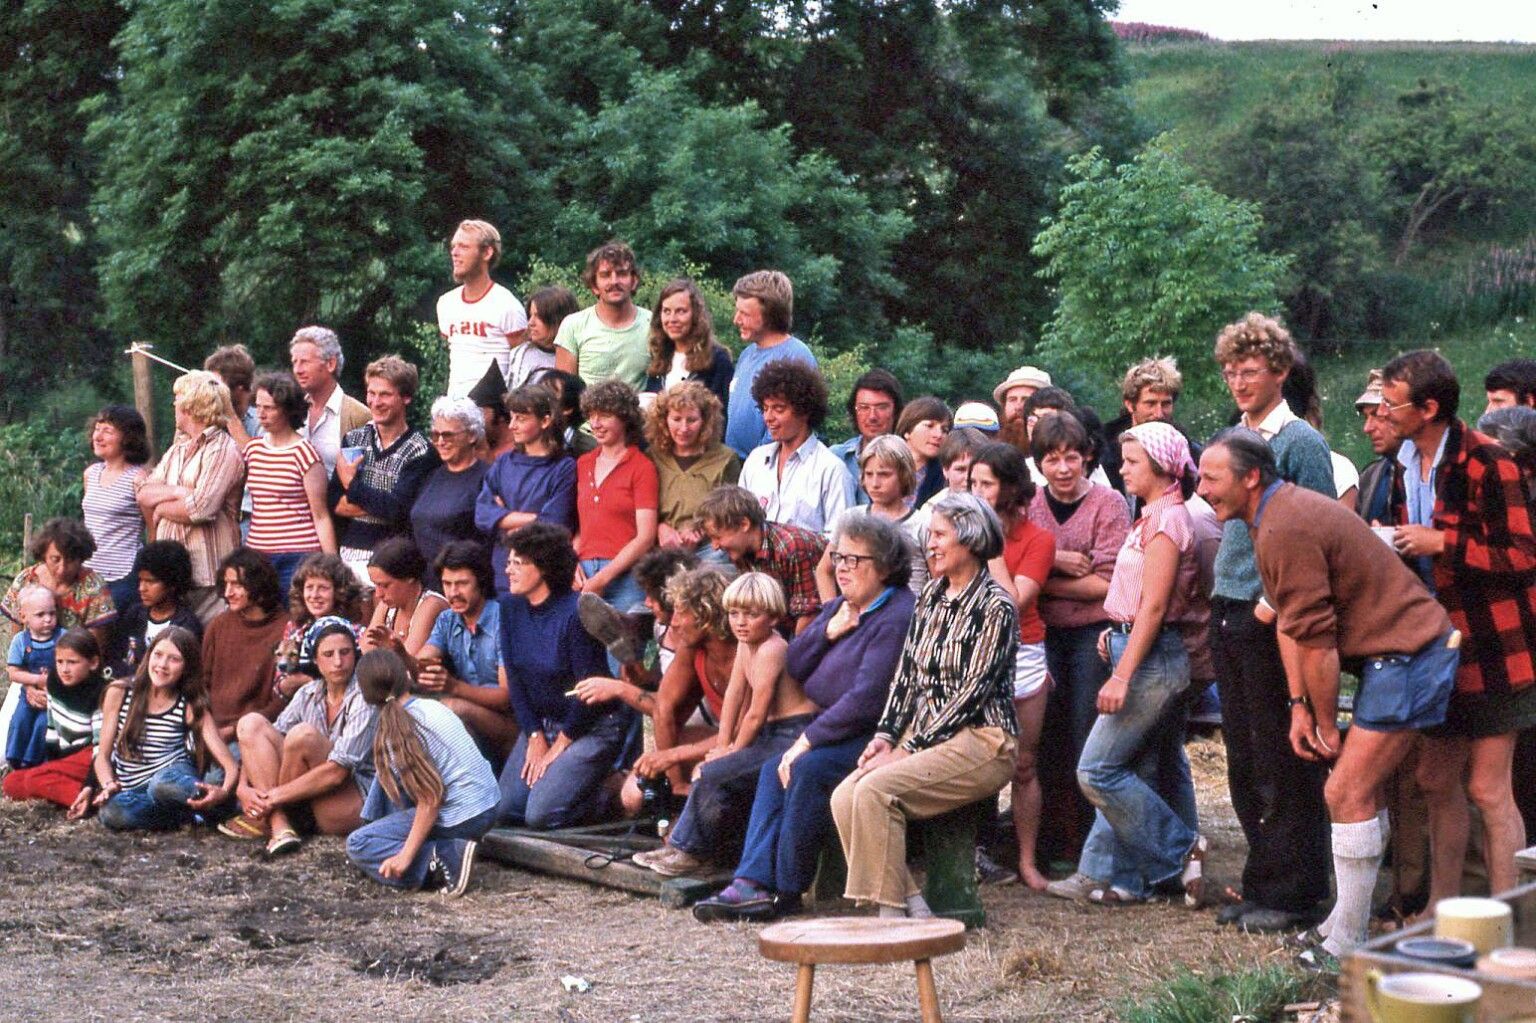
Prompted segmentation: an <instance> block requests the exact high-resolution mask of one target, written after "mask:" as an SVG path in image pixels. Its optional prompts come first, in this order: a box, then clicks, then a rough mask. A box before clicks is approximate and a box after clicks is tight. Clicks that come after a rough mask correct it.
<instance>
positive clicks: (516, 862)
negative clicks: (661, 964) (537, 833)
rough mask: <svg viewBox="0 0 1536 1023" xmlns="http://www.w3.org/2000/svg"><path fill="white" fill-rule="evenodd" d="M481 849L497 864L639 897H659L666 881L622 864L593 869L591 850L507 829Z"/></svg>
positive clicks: (496, 830) (495, 831)
mask: <svg viewBox="0 0 1536 1023" xmlns="http://www.w3.org/2000/svg"><path fill="white" fill-rule="evenodd" d="M481 845H482V847H483V848H484V849H485V851H486V854H487V855H489V856H490V857H491V859H493V860H496V861H497V862H498V863H504V864H507V865H508V866H513V867H521V868H523V869H525V870H535V871H538V872H540V873H543V874H553V875H555V876H556V877H569V878H574V879H575V880H577V881H586V882H587V883H589V884H597V885H602V886H604V887H606V888H618V889H620V890H621V891H626V892H636V893H638V894H640V895H654V896H659V895H660V894H661V884H662V882H663V881H664V880H666V879H665V878H663V877H662V876H661V875H660V874H657V873H655V872H654V871H650V870H646V869H645V868H644V867H637V866H635V865H634V864H633V863H626V862H623V861H619V862H615V863H610V864H608V865H607V866H605V867H593V866H591V865H590V863H591V860H592V853H591V852H590V851H589V850H586V849H578V848H576V847H574V846H569V845H562V844H561V843H559V842H551V841H549V840H547V839H543V838H535V837H533V836H532V835H527V834H516V833H514V832H512V831H511V830H510V829H507V828H494V829H492V830H491V832H490V833H489V834H488V835H486V836H485V839H484V841H483V842H482V843H481Z"/></svg>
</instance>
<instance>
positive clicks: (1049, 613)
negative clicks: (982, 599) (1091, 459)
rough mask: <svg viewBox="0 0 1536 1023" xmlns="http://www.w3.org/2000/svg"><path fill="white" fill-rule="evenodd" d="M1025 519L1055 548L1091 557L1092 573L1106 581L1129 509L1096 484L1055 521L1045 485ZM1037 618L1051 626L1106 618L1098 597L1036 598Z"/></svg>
mask: <svg viewBox="0 0 1536 1023" xmlns="http://www.w3.org/2000/svg"><path fill="white" fill-rule="evenodd" d="M1029 521H1031V522H1033V523H1034V524H1035V525H1037V526H1039V527H1040V528H1041V529H1044V530H1048V531H1049V532H1050V533H1051V535H1052V536H1054V537H1056V550H1057V551H1076V552H1078V553H1081V554H1086V555H1088V556H1089V557H1090V558H1092V559H1093V572H1094V574H1095V575H1098V576H1100V577H1102V578H1103V579H1104V580H1105V581H1106V582H1107V581H1109V579H1110V578H1111V577H1112V576H1113V575H1114V572H1115V556H1116V555H1118V554H1119V553H1120V547H1121V545H1122V544H1124V543H1125V534H1126V533H1127V532H1129V530H1130V528H1131V512H1130V509H1129V508H1127V507H1126V506H1125V498H1123V497H1121V496H1120V495H1119V494H1117V493H1116V492H1115V491H1114V490H1112V489H1110V488H1109V487H1106V486H1102V485H1100V484H1098V483H1095V484H1093V485H1092V486H1090V487H1089V489H1088V493H1087V495H1086V496H1084V497H1083V499H1082V501H1080V502H1079V503H1078V506H1077V510H1076V511H1074V512H1073V513H1072V516H1071V517H1070V518H1068V519H1067V521H1065V522H1062V523H1058V522H1057V521H1056V516H1054V515H1052V514H1051V509H1050V506H1049V505H1047V504H1046V498H1045V488H1044V487H1041V488H1040V489H1039V490H1037V491H1036V492H1035V499H1034V500H1033V501H1031V502H1030V503H1029ZM1040 617H1041V618H1043V619H1045V624H1046V625H1047V626H1048V627H1053V628H1071V627H1074V626H1078V625H1093V624H1095V623H1097V622H1107V621H1109V614H1108V612H1106V611H1105V610H1104V602H1103V601H1102V600H1094V601H1084V600H1067V599H1065V598H1063V597H1046V596H1042V597H1041V598H1040Z"/></svg>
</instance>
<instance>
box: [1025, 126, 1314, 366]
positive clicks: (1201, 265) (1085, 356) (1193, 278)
mask: <svg viewBox="0 0 1536 1023" xmlns="http://www.w3.org/2000/svg"><path fill="white" fill-rule="evenodd" d="M1161 141H1162V140H1158V141H1155V142H1154V143H1153V144H1152V145H1151V146H1149V147H1148V148H1147V149H1146V150H1145V151H1144V152H1143V153H1142V154H1141V155H1140V156H1138V157H1137V158H1136V159H1135V160H1134V161H1132V162H1131V163H1128V164H1123V165H1121V166H1120V167H1118V168H1113V169H1112V168H1111V167H1110V165H1109V162H1108V161H1107V160H1105V159H1104V158H1103V157H1102V156H1101V155H1099V153H1098V151H1097V150H1095V151H1093V152H1090V153H1088V154H1086V155H1083V156H1080V157H1077V158H1075V159H1073V160H1072V161H1071V163H1070V165H1069V166H1070V170H1071V172H1072V174H1073V177H1074V178H1075V180H1074V181H1073V182H1072V183H1071V184H1069V185H1068V186H1067V187H1066V188H1064V189H1063V190H1062V193H1061V205H1060V207H1059V209H1058V211H1057V213H1056V215H1055V216H1054V217H1052V218H1051V219H1050V220H1049V221H1048V223H1047V226H1046V228H1045V229H1044V230H1043V231H1041V232H1040V235H1039V236H1038V237H1037V238H1036V240H1035V254H1036V255H1037V256H1039V257H1041V258H1042V259H1044V260H1046V268H1045V270H1044V271H1043V273H1044V274H1045V275H1046V276H1047V277H1049V278H1051V279H1052V280H1053V281H1054V282H1055V284H1056V294H1057V305H1056V312H1055V315H1054V316H1053V317H1052V318H1051V321H1050V322H1049V323H1048V324H1047V325H1046V328H1045V332H1044V334H1043V336H1042V339H1041V343H1040V347H1039V354H1040V356H1041V358H1042V359H1045V360H1047V361H1052V360H1054V361H1055V362H1056V363H1058V364H1068V363H1070V364H1072V365H1074V366H1076V367H1078V368H1079V369H1081V370H1083V371H1086V372H1088V373H1090V374H1093V375H1096V376H1098V377H1101V378H1106V379H1109V380H1114V379H1117V378H1118V377H1119V375H1120V374H1121V373H1123V372H1124V370H1125V367H1126V365H1127V364H1129V363H1130V362H1131V361H1133V360H1135V359H1137V358H1140V357H1142V356H1145V355H1151V354H1154V353H1157V354H1163V355H1172V356H1175V357H1177V358H1179V359H1180V360H1181V361H1182V362H1183V363H1184V364H1185V365H1186V366H1200V365H1204V364H1207V363H1209V360H1210V352H1211V344H1212V341H1213V339H1214V338H1215V336H1216V333H1217V331H1218V330H1219V329H1220V328H1221V327H1222V325H1224V324H1226V323H1228V322H1230V321H1232V320H1233V319H1236V318H1237V317H1239V316H1241V315H1243V314H1244V313H1246V312H1248V311H1250V310H1259V311H1262V312H1273V311H1274V310H1275V309H1276V306H1277V302H1276V294H1277V292H1276V289H1277V285H1278V282H1279V281H1280V279H1281V276H1282V275H1283V274H1284V272H1285V269H1286V265H1287V260H1286V259H1284V258H1282V257H1277V256H1272V255H1268V254H1266V253H1264V252H1263V251H1261V249H1260V248H1259V244H1258V233H1259V228H1260V220H1259V216H1258V213H1257V212H1256V211H1255V210H1254V208H1253V207H1252V206H1251V205H1249V204H1247V203H1242V202H1238V201H1236V200H1233V199H1229V198H1228V197H1226V196H1224V195H1222V194H1221V193H1219V192H1217V191H1215V190H1214V189H1212V188H1210V187H1209V186H1208V185H1205V184H1203V183H1201V182H1200V181H1199V180H1198V179H1197V178H1196V177H1195V176H1194V174H1193V173H1192V172H1191V171H1190V170H1189V169H1188V168H1187V167H1186V166H1185V165H1184V164H1182V163H1180V162H1179V160H1178V159H1177V158H1175V157H1174V156H1173V155H1171V154H1170V153H1169V152H1168V151H1167V150H1166V148H1164V147H1163V145H1162V144H1161ZM1186 379H1187V381H1188V386H1189V389H1190V390H1191V391H1192V392H1194V393H1196V394H1198V393H1199V392H1200V391H1201V390H1206V391H1213V390H1214V389H1216V387H1217V386H1218V384H1217V381H1216V378H1215V374H1214V373H1191V374H1189V376H1188V377H1187V378H1186Z"/></svg>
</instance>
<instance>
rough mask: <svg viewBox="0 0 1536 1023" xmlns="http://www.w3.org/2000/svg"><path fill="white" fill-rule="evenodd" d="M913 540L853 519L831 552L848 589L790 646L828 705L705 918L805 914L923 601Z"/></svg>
mask: <svg viewBox="0 0 1536 1023" xmlns="http://www.w3.org/2000/svg"><path fill="white" fill-rule="evenodd" d="M907 543H908V541H907V540H906V538H905V537H904V536H903V535H902V533H901V530H900V528H899V527H897V526H894V525H892V524H891V523H890V522H887V521H886V520H884V519H879V518H875V517H874V516H863V517H860V518H856V519H850V520H848V521H846V522H844V524H843V526H842V528H841V531H840V533H839V535H838V540H837V550H836V551H834V552H833V553H832V563H833V565H834V566H836V570H837V587H838V590H839V592H840V596H838V597H835V598H833V599H832V600H831V601H829V602H828V603H827V604H826V605H824V606H823V607H822V609H821V614H820V615H819V616H818V617H817V618H816V620H815V621H814V622H812V623H811V625H810V627H809V628H807V629H806V630H805V631H803V632H801V633H800V634H799V635H798V636H796V637H795V639H794V641H793V642H792V643H790V645H789V656H788V661H787V664H786V667H787V668H788V671H789V673H790V675H792V676H794V677H795V678H797V679H800V680H801V682H802V683H803V685H804V688H805V695H806V696H808V697H810V698H811V699H812V700H814V701H815V702H816V705H817V706H818V707H820V708H822V709H821V711H820V713H819V714H817V716H816V720H815V721H813V722H811V724H810V726H809V727H807V728H806V730H805V732H804V733H803V734H802V735H801V736H800V738H799V739H797V740H795V744H794V745H793V746H791V747H790V748H789V750H788V751H787V752H785V754H784V756H783V758H782V759H780V760H777V761H770V762H768V763H767V764H765V765H763V769H762V773H761V774H759V776H758V781H757V795H756V796H755V798H754V800H753V803H752V822H751V824H750V825H749V826H748V828H747V840H746V848H745V850H744V851H743V853H742V857H741V864H740V865H739V866H738V867H737V868H736V878H735V880H733V881H732V882H731V883H730V885H729V886H728V887H726V888H725V890H723V891H722V892H720V893H719V894H718V895H716V896H714V897H713V898H709V899H705V900H704V901H703V902H700V903H698V904H697V905H695V906H694V908H693V915H694V916H695V917H697V918H698V919H700V920H706V921H707V920H744V919H758V920H761V919H769V918H772V917H776V916H781V915H784V914H786V913H793V912H796V911H798V909H799V907H800V895H801V893H802V892H804V891H805V890H806V889H807V888H809V887H810V886H811V880H812V878H813V877H814V876H815V873H816V857H817V854H818V853H819V852H820V851H821V847H822V844H823V841H824V839H825V837H826V835H827V832H828V831H829V829H830V828H831V827H832V811H831V797H832V790H833V789H834V788H836V787H837V785H838V783H839V782H841V781H842V780H843V779H844V778H845V777H847V776H848V773H849V772H850V771H852V770H853V768H854V766H855V765H856V764H857V763H858V760H859V754H860V753H861V752H862V751H863V749H864V747H865V745H867V744H868V742H869V739H870V736H871V735H873V734H874V730H875V724H876V723H877V722H878V721H879V719H880V713H881V711H882V710H883V709H884V708H885V700H886V694H887V690H889V688H890V685H891V678H892V676H894V675H895V673H896V665H897V662H898V661H899V660H900V659H901V649H902V643H903V641H904V639H905V638H906V634H907V626H908V624H909V623H910V622H911V620H912V608H913V604H914V602H915V598H914V597H913V596H912V591H911V590H909V589H907V577H908V575H909V574H910V573H911V570H912V567H911V560H910V555H909V554H908V551H907Z"/></svg>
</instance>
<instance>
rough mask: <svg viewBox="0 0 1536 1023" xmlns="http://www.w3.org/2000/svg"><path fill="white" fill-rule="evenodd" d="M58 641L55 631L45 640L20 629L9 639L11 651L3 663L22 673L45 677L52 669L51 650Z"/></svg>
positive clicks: (57, 634)
mask: <svg viewBox="0 0 1536 1023" xmlns="http://www.w3.org/2000/svg"><path fill="white" fill-rule="evenodd" d="M58 641H59V633H58V630H57V629H55V630H54V632H53V635H51V636H49V637H48V638H47V639H38V638H36V637H35V636H33V635H32V633H30V632H28V631H27V630H26V629H22V630H21V631H20V632H18V633H16V635H15V636H13V637H11V649H10V652H9V654H7V655H6V659H5V663H6V664H7V665H9V666H10V667H12V668H20V669H21V670H22V671H31V672H38V673H40V674H43V675H46V674H48V672H49V670H50V669H51V668H52V667H53V648H54V646H55V644H57V643H58Z"/></svg>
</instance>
